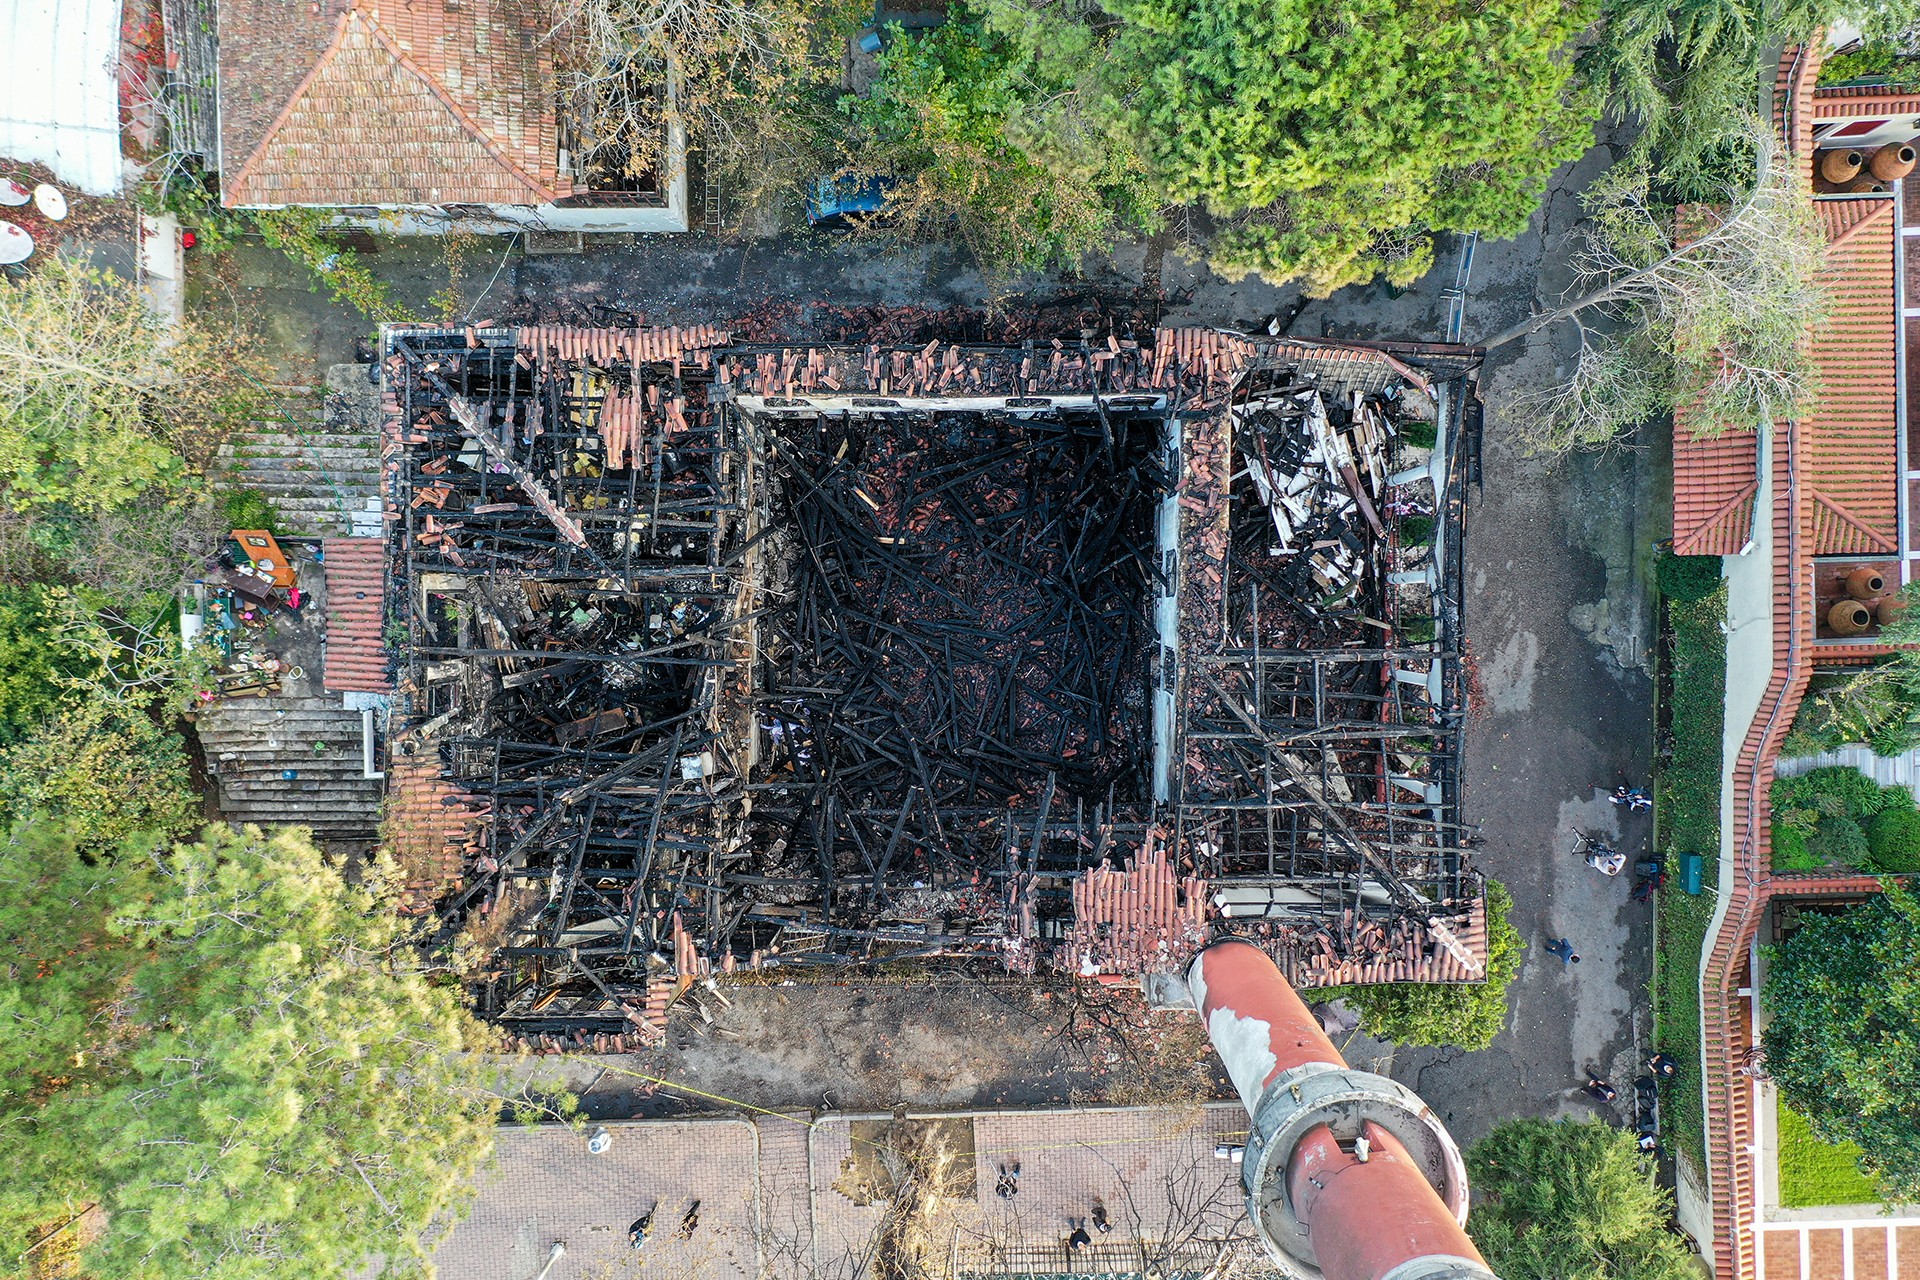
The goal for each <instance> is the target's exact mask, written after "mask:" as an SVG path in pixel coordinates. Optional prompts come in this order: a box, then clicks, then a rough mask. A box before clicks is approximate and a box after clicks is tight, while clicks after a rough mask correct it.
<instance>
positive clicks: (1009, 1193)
mask: <svg viewBox="0 0 1920 1280" xmlns="http://www.w3.org/2000/svg"><path fill="white" fill-rule="evenodd" d="M993 1194H995V1195H997V1196H999V1197H1000V1198H1001V1199H1002V1200H1011V1199H1013V1198H1014V1197H1015V1196H1017V1195H1019V1194H1020V1162H1019V1161H1018V1160H1015V1161H1014V1162H1013V1168H1012V1170H1011V1171H1009V1170H1008V1168H1007V1166H1006V1165H1004V1164H1003V1165H1001V1166H1000V1180H999V1181H998V1182H996V1183H994V1184H993Z"/></svg>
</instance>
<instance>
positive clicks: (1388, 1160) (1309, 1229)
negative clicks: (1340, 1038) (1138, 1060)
mask: <svg viewBox="0 0 1920 1280" xmlns="http://www.w3.org/2000/svg"><path fill="white" fill-rule="evenodd" d="M1187 986H1188V989H1189V991H1190V992H1191V993H1192V996H1193V1003H1194V1007H1195V1008H1197V1009H1198V1010H1199V1011H1200V1017H1201V1019H1202V1020H1203V1021H1204V1022H1205V1023H1206V1024H1207V1034H1208V1035H1209V1036H1210V1037H1211V1038H1212V1040H1213V1047H1214V1051H1215V1052H1217V1053H1218V1054H1219V1055H1220V1061H1221V1062H1222V1063H1224V1064H1225V1066H1226V1068H1227V1074H1228V1075H1229V1076H1230V1077H1232V1079H1233V1087H1234V1088H1235V1089H1236V1090H1237V1091H1238V1092H1239V1094H1240V1100H1241V1102H1243V1103H1244V1104H1246V1108H1247V1114H1248V1116H1250V1117H1251V1118H1252V1121H1253V1125H1252V1129H1251V1132H1250V1133H1249V1135H1248V1138H1247V1149H1246V1158H1245V1160H1244V1162H1243V1163H1242V1164H1241V1166H1240V1168H1241V1174H1240V1176H1241V1181H1242V1182H1243V1183H1244V1184H1245V1186H1246V1191H1247V1217H1248V1218H1249V1219H1250V1220H1251V1221H1252V1223H1253V1226H1254V1230H1255V1231H1256V1232H1258V1233H1259V1236H1260V1239H1261V1241H1262V1242H1263V1243H1264V1244H1265V1245H1266V1246H1267V1249H1268V1251H1269V1252H1270V1253H1271V1254H1272V1255H1273V1257H1274V1259H1275V1261H1277V1262H1279V1263H1280V1265H1281V1267H1282V1269H1283V1270H1284V1271H1286V1272H1287V1273H1289V1274H1292V1275H1298V1276H1302V1277H1305V1278H1306V1280H1495V1277H1494V1275H1493V1272H1492V1270H1491V1269H1489V1268H1488V1266H1487V1264H1486V1261H1485V1259H1483V1258H1482V1257H1481V1256H1480V1251H1479V1250H1478V1249H1476V1248H1474V1246H1473V1242H1472V1241H1471V1240H1469V1239H1468V1238H1467V1233H1466V1231H1465V1229H1464V1227H1465V1223H1466V1220H1467V1170H1466V1165H1465V1163H1464V1162H1463V1161H1462V1160H1461V1159H1460V1149H1459V1147H1457V1146H1456V1145H1454V1141H1453V1138H1452V1137H1451V1136H1450V1135H1449V1134H1448V1133H1447V1131H1446V1128H1445V1127H1444V1126H1443V1125H1442V1124H1441V1123H1440V1120H1439V1118H1438V1117H1437V1116H1435V1115H1434V1114H1433V1111H1432V1109H1431V1108H1429V1107H1428V1106H1427V1104H1426V1103H1424V1102H1422V1101H1421V1100H1420V1098H1419V1096H1418V1095H1416V1094H1415V1093H1414V1092H1413V1091H1412V1090H1410V1089H1408V1088H1406V1087H1405V1086H1404V1085H1400V1084H1397V1083H1395V1082H1394V1081H1392V1080H1389V1079H1387V1078H1386V1077H1385V1076H1380V1075H1375V1074H1374V1073H1372V1072H1370V1071H1355V1070H1353V1069H1351V1068H1350V1067H1348V1066H1347V1063H1346V1060H1345V1059H1344V1058H1342V1057H1341V1056H1340V1051H1339V1050H1338V1049H1336V1048H1334V1045H1333V1041H1331V1040H1329V1039H1327V1036H1326V1033H1325V1032H1324V1031H1322V1030H1321V1029H1320V1024H1319V1022H1317V1021H1316V1020H1315V1019H1314V1016H1313V1015H1312V1014H1311V1013H1309V1012H1308V1011H1307V1006H1306V1005H1305V1004H1304V1003H1302V1001H1301V999H1300V997H1299V996H1298V995H1296V994H1295V993H1294V990H1293V987H1292V986H1291V985H1290V984H1289V983H1288V982H1287V980H1286V979H1285V978H1283V977H1282V976H1281V975H1280V970H1279V969H1278V968H1276V967H1275V966H1274V963H1273V961H1272V960H1271V959H1270V958H1268V956H1267V954H1266V953H1265V952H1264V951H1261V950H1260V949H1259V948H1258V947H1255V946H1252V945H1250V944H1248V943H1245V942H1238V941H1229V942H1217V943H1215V944H1214V945H1213V946H1210V947H1208V948H1207V949H1206V950H1205V951H1202V952H1201V953H1200V954H1199V955H1198V956H1197V957H1195V959H1194V961H1193V964H1192V966H1191V967H1190V968H1189V969H1188V971H1187Z"/></svg>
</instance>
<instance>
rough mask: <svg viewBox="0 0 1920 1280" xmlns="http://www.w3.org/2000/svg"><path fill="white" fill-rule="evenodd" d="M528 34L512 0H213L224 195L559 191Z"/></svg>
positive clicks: (265, 200) (535, 53)
mask: <svg viewBox="0 0 1920 1280" xmlns="http://www.w3.org/2000/svg"><path fill="white" fill-rule="evenodd" d="M541 34H542V30H541V25H540V23H539V21H538V18H537V16H536V14H535V11H534V9H533V7H532V6H531V5H529V4H525V3H521V2H520V0H458V3H455V2H453V0H413V3H411V4H407V3H398V2H396V3H393V4H391V5H383V4H382V3H379V0H349V2H348V3H341V0H316V3H313V4H311V5H288V4H284V3H276V2H275V0H221V4H220V113H221V138H220V150H221V165H222V175H221V185H222V199H223V201H224V202H225V203H226V204H228V205H229V206H241V205H284V204H295V205H302V204H306V205H334V206H337V205H419V204H535V203H545V202H550V201H552V200H554V199H557V198H559V197H560V196H564V195H567V194H569V192H570V186H569V184H568V183H566V182H565V181H564V180H563V179H561V178H560V176H559V170H558V166H559V135H558V123H557V113H556V108H555V105H554V100H553V69H552V59H551V56H550V54H549V53H548V51H547V47H546V45H545V44H544V43H543V42H542V40H541Z"/></svg>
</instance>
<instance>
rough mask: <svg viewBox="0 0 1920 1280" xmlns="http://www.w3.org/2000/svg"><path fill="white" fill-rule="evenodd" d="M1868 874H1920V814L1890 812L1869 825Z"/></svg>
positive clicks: (1876, 815)
mask: <svg viewBox="0 0 1920 1280" xmlns="http://www.w3.org/2000/svg"><path fill="white" fill-rule="evenodd" d="M1867 851H1868V853H1869V855H1870V860H1869V862H1868V865H1867V870H1869V871H1877V872H1880V873H1881V874H1883V875H1902V874H1905V873H1907V872H1912V871H1920V810H1916V809H1913V808H1904V809H1902V808H1887V809H1882V810H1881V811H1880V812H1879V813H1876V814H1874V815H1873V820H1872V821H1871V822H1869V823H1868V824H1867Z"/></svg>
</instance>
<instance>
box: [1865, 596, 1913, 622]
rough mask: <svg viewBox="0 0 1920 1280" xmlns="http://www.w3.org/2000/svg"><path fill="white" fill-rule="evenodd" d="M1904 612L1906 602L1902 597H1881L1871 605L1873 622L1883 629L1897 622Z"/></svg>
mask: <svg viewBox="0 0 1920 1280" xmlns="http://www.w3.org/2000/svg"><path fill="white" fill-rule="evenodd" d="M1906 611H1907V602H1906V599H1905V598H1904V597H1902V596H1881V597H1880V598H1879V599H1878V600H1876V601H1874V605H1873V617H1874V621H1876V622H1878V623H1879V624H1880V625H1881V626H1883V627H1884V626H1887V625H1889V624H1891V623H1894V622H1898V621H1899V620H1900V615H1901V614H1903V613H1905V612H1906Z"/></svg>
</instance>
